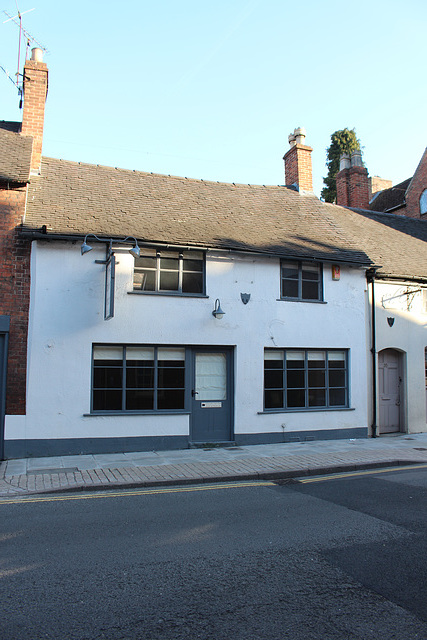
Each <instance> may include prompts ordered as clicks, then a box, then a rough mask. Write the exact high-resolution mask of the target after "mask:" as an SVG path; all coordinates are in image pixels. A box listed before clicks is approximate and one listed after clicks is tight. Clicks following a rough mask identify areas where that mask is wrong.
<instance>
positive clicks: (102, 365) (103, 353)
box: [92, 345, 186, 412]
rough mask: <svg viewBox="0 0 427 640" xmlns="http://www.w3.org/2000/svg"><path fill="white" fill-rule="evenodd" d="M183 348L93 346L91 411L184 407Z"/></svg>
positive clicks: (165, 409) (176, 408)
mask: <svg viewBox="0 0 427 640" xmlns="http://www.w3.org/2000/svg"><path fill="white" fill-rule="evenodd" d="M185 360H186V358H185V349H184V348H173V347H149V346H147V347H146V346H141V347H137V346H109V345H101V346H94V347H93V373H92V380H93V384H92V410H93V411H102V412H105V411H129V412H132V411H168V410H173V411H177V410H178V411H179V410H183V409H184V408H185Z"/></svg>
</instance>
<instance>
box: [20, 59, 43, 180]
mask: <svg viewBox="0 0 427 640" xmlns="http://www.w3.org/2000/svg"><path fill="white" fill-rule="evenodd" d="M47 83H48V70H47V66H46V64H45V63H44V62H36V61H35V60H27V61H26V63H25V67H24V110H23V113H22V131H21V133H22V135H23V136H32V137H33V138H34V143H33V155H32V159H31V170H32V171H39V170H40V162H41V156H42V143H43V124H44V109H45V102H46V96H47Z"/></svg>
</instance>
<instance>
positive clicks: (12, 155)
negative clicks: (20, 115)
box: [0, 123, 33, 184]
mask: <svg viewBox="0 0 427 640" xmlns="http://www.w3.org/2000/svg"><path fill="white" fill-rule="evenodd" d="M7 124H13V123H7ZM32 145H33V139H32V138H30V137H29V136H21V135H20V134H19V133H15V132H13V131H10V130H6V129H2V128H1V127H0V181H1V182H11V183H17V184H25V183H26V182H28V181H29V178H30V166H31V151H32Z"/></svg>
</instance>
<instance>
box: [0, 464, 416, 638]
mask: <svg viewBox="0 0 427 640" xmlns="http://www.w3.org/2000/svg"><path fill="white" fill-rule="evenodd" d="M307 480H310V481H309V482H304V483H301V484H288V485H286V484H285V485H282V486H280V485H275V484H269V483H265V484H264V485H258V486H248V485H247V484H244V483H240V484H238V483H234V484H232V485H229V486H227V485H221V486H218V487H215V486H210V485H205V486H203V487H182V488H178V487H174V488H169V489H153V490H147V489H146V490H140V491H138V490H134V491H128V492H110V493H108V494H105V495H102V494H89V495H88V494H72V495H70V494H65V495H61V496H43V497H40V496H39V497H34V498H31V499H28V498H27V499H22V500H21V501H19V500H18V501H16V502H14V503H11V502H6V501H0V639H1V640H41V639H44V640H46V639H47V640H53V639H54V640H101V639H107V640H136V639H138V640H184V638H185V640H197V639H202V640H288V639H289V640H369V639H370V638H375V640H394V639H399V640H417V639H423V640H427V606H426V603H427V559H426V558H427V554H426V551H427V536H426V518H427V510H426V498H427V471H426V470H425V469H424V470H408V469H404V470H399V471H395V472H387V473H384V472H377V473H375V474H372V473H370V474H366V475H360V476H354V477H348V478H342V477H337V478H335V479H333V480H322V481H315V482H314V481H312V480H313V479H307Z"/></svg>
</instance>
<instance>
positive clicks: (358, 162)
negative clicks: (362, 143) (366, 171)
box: [351, 149, 363, 167]
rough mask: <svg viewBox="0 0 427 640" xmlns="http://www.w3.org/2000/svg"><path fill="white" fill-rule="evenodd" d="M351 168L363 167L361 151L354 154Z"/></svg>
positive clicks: (358, 150) (357, 150)
mask: <svg viewBox="0 0 427 640" xmlns="http://www.w3.org/2000/svg"><path fill="white" fill-rule="evenodd" d="M351 166H352V167H363V160H362V152H361V151H360V149H356V150H355V151H353V152H352V154H351Z"/></svg>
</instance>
